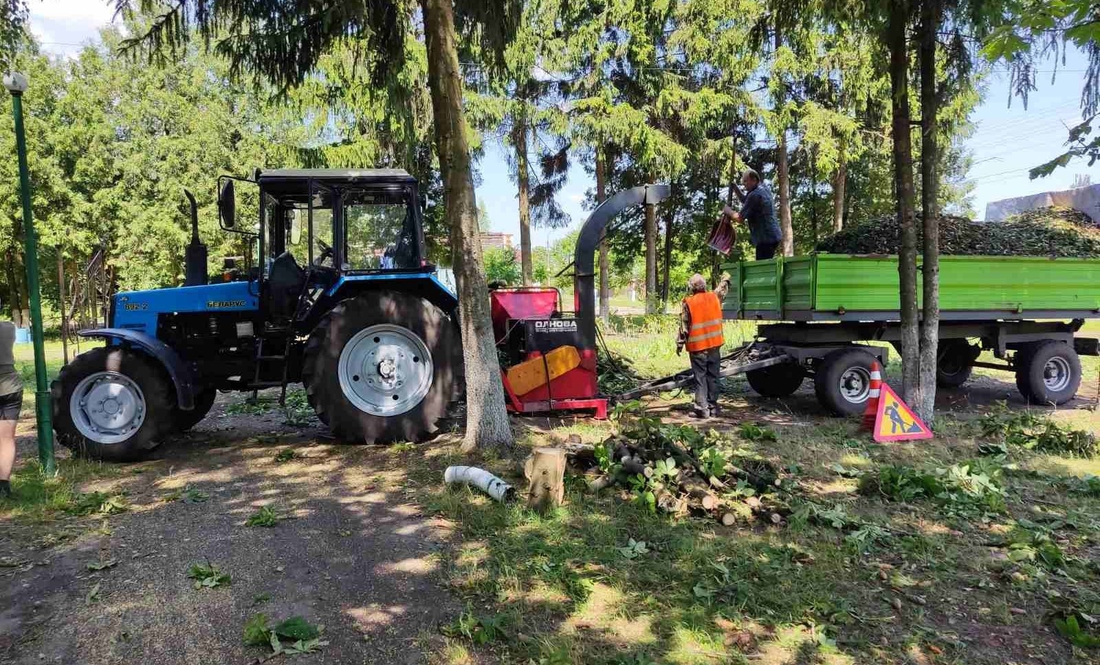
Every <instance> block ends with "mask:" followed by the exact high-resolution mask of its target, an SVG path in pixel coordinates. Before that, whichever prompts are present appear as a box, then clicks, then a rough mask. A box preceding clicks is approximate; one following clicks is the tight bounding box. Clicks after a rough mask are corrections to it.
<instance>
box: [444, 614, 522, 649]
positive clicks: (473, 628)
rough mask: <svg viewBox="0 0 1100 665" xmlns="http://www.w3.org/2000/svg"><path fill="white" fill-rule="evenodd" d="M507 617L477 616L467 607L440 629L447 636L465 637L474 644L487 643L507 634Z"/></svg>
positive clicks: (498, 615)
mask: <svg viewBox="0 0 1100 665" xmlns="http://www.w3.org/2000/svg"><path fill="white" fill-rule="evenodd" d="M507 624H508V618H507V617H506V616H504V615H500V614H497V615H493V616H484V617H479V616H477V615H476V614H474V613H473V610H472V609H469V608H467V609H466V610H465V611H464V612H462V613H461V614H459V615H458V618H457V619H455V620H454V621H453V622H451V623H449V624H446V625H444V626H443V627H442V628H441V630H442V632H443V634H444V635H446V636H447V637H461V638H465V639H467V640H469V641H471V642H473V643H474V644H476V645H479V646H480V645H482V644H488V643H489V642H494V641H496V640H500V639H504V638H506V637H507V636H508V634H507V632H506V630H505V628H506V626H507Z"/></svg>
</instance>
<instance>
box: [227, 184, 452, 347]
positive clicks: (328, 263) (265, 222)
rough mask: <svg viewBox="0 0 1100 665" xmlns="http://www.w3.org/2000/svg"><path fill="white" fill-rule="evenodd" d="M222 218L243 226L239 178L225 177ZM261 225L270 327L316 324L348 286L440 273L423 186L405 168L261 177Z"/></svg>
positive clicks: (262, 288)
mask: <svg viewBox="0 0 1100 665" xmlns="http://www.w3.org/2000/svg"><path fill="white" fill-rule="evenodd" d="M222 180H223V182H222V186H221V188H220V195H219V206H218V207H219V212H220V215H221V220H222V225H223V227H225V228H226V229H233V228H234V227H235V226H236V209H235V205H236V195H235V192H234V179H231V178H227V177H223V179H222ZM250 182H254V183H255V184H256V185H258V187H259V221H258V223H257V234H256V235H257V236H258V250H259V252H258V253H259V256H260V261H259V262H258V266H257V268H256V269H254V270H253V274H252V275H250V277H251V278H253V279H255V280H257V281H258V282H259V293H260V301H261V309H262V311H263V313H264V315H265V319H266V320H267V321H268V322H269V323H270V326H271V327H278V326H279V325H287V324H297V323H299V321H300V320H301V321H311V320H312V318H313V317H311V316H310V310H312V308H313V307H314V306H315V305H317V304H318V303H319V302H320V300H321V299H323V297H324V296H325V295H326V294H327V293H328V292H329V291H330V290H331V289H332V288H333V287H334V286H336V285H337V284H339V283H341V280H344V281H345V282H351V283H355V282H358V283H360V285H362V284H363V283H366V282H369V281H370V280H372V279H378V278H382V277H385V278H390V279H392V278H398V279H400V278H402V277H407V278H415V277H416V276H418V275H423V274H425V273H434V266H431V265H430V264H429V263H428V261H427V259H426V252H425V249H424V234H423V227H422V213H421V207H420V199H419V196H418V193H417V186H416V180H415V179H414V178H413V177H412V176H411V175H409V174H408V173H406V172H405V171H403V170H399V169H368V170H343V169H308V170H305V169H279V170H271V171H261V172H259V173H258V174H257V177H256V179H255V180H254V181H250Z"/></svg>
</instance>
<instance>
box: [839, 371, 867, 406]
mask: <svg viewBox="0 0 1100 665" xmlns="http://www.w3.org/2000/svg"><path fill="white" fill-rule="evenodd" d="M837 387H838V388H839V389H840V396H841V397H843V398H844V399H845V400H846V401H848V402H851V403H852V404H859V403H860V402H866V401H867V396H868V395H870V394H871V372H870V371H869V370H868V369H867V368H865V367H849V368H848V369H847V370H845V371H844V373H843V374H841V375H840V381H839V385H838V386H837Z"/></svg>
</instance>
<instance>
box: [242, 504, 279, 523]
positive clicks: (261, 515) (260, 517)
mask: <svg viewBox="0 0 1100 665" xmlns="http://www.w3.org/2000/svg"><path fill="white" fill-rule="evenodd" d="M278 522H279V514H278V513H276V512H275V509H274V508H272V507H271V506H264V507H263V508H260V509H259V510H257V511H256V512H254V513H252V515H251V516H249V518H248V521H246V522H245V524H246V525H247V526H264V527H273V526H275V525H276V524H278Z"/></svg>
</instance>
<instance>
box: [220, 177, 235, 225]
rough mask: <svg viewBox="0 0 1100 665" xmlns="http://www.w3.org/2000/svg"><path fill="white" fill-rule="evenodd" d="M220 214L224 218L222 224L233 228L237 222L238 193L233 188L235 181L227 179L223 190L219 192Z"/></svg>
mask: <svg viewBox="0 0 1100 665" xmlns="http://www.w3.org/2000/svg"><path fill="white" fill-rule="evenodd" d="M218 214H219V215H220V216H221V218H222V225H223V226H225V228H227V229H231V228H233V227H234V226H236V224H237V195H236V192H235V191H234V190H233V181H232V180H226V181H225V184H224V185H222V190H221V191H220V192H219V193H218Z"/></svg>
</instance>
